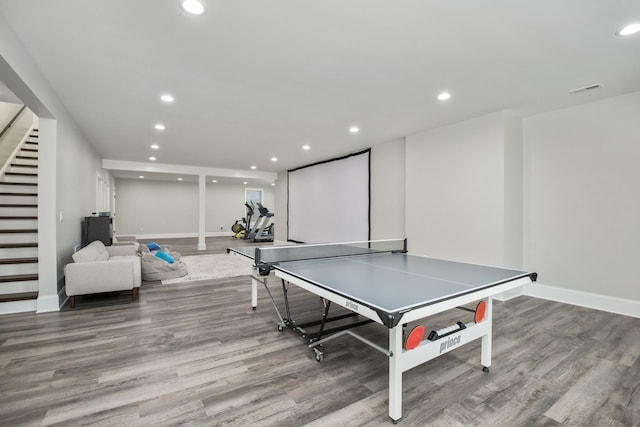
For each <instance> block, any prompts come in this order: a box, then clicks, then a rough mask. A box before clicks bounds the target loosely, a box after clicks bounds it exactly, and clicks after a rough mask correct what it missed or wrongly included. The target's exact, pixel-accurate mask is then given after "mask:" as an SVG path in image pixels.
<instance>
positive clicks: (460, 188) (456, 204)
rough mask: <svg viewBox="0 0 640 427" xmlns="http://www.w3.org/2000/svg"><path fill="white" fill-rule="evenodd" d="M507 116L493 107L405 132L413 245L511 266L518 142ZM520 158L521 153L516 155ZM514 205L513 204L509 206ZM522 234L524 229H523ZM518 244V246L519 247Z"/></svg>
mask: <svg viewBox="0 0 640 427" xmlns="http://www.w3.org/2000/svg"><path fill="white" fill-rule="evenodd" d="M508 122H509V118H508V117H507V116H506V115H505V114H504V113H494V114H490V115H486V116H483V117H479V118H476V119H472V120H468V121H465V122H461V123H457V124H454V125H451V126H446V127H442V128H439V129H434V130H431V131H427V132H423V133H419V134H416V135H412V136H409V137H407V139H406V199H407V202H406V208H405V209H406V229H407V234H408V237H409V240H408V241H409V251H410V252H412V253H415V254H419V255H428V256H434V257H438V258H445V259H454V260H459V261H468V262H477V263H482V264H490V265H504V266H509V267H520V266H519V265H512V263H513V262H514V260H517V259H518V256H517V255H513V254H507V251H515V250H516V248H513V247H512V245H509V246H508V247H507V245H506V232H507V230H509V232H513V231H514V230H515V228H516V227H517V221H516V220H512V221H511V222H509V223H508V224H509V225H507V222H506V221H505V216H506V215H513V214H514V213H515V212H517V209H516V208H514V207H513V206H514V205H515V204H517V200H515V201H514V200H511V199H510V198H511V197H513V196H514V194H513V191H512V190H511V189H509V191H508V192H507V190H506V187H505V175H506V174H507V173H508V174H509V175H511V174H513V173H514V171H515V169H516V168H517V166H513V167H512V166H510V165H508V164H507V163H508V162H510V161H512V160H514V159H515V158H516V156H514V155H513V154H514V153H515V152H517V148H516V147H512V148H510V149H509V154H508V155H507V150H506V149H505V146H506V145H512V144H513V145H517V144H518V140H516V141H509V142H507V141H506V138H508V137H509V135H510V134H511V132H507V131H506V129H507V127H508V126H507V123H508ZM516 160H517V159H516ZM507 205H509V206H510V208H509V209H508V210H507V209H506V206H507ZM520 234H521V233H520ZM517 249H518V251H519V250H520V249H519V248H517Z"/></svg>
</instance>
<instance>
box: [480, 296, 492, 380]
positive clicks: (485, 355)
mask: <svg viewBox="0 0 640 427" xmlns="http://www.w3.org/2000/svg"><path fill="white" fill-rule="evenodd" d="M486 302H487V311H486V312H485V317H484V319H483V320H482V321H483V322H488V323H489V332H487V334H486V335H483V336H482V350H481V355H480V363H481V364H482V366H483V367H484V370H485V371H488V370H489V367H490V366H491V335H492V333H493V332H492V331H493V298H491V297H489V298H487V300H486Z"/></svg>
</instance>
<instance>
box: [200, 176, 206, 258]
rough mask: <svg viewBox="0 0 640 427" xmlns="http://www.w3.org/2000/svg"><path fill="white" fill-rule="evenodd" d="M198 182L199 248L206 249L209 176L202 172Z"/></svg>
mask: <svg viewBox="0 0 640 427" xmlns="http://www.w3.org/2000/svg"><path fill="white" fill-rule="evenodd" d="M198 184H199V186H198V250H199V251H204V250H206V249H207V242H206V239H205V230H206V228H205V215H206V209H205V204H206V190H207V177H206V176H205V175H202V174H201V175H199V179H198Z"/></svg>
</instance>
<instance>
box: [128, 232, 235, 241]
mask: <svg viewBox="0 0 640 427" xmlns="http://www.w3.org/2000/svg"><path fill="white" fill-rule="evenodd" d="M127 236H136V239H139V240H150V239H158V240H161V239H180V238H184V237H198V233H162V234H127ZM204 236H205V237H232V236H233V232H232V231H207V232H206V233H205V234H204Z"/></svg>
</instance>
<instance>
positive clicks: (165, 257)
mask: <svg viewBox="0 0 640 427" xmlns="http://www.w3.org/2000/svg"><path fill="white" fill-rule="evenodd" d="M155 255H156V256H157V257H158V258H160V259H162V260H165V261H166V262H168V263H169V264H173V262H174V259H173V257H172V256H171V255H169V254H168V253H166V252H164V251H158V252H156V254H155Z"/></svg>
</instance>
